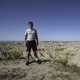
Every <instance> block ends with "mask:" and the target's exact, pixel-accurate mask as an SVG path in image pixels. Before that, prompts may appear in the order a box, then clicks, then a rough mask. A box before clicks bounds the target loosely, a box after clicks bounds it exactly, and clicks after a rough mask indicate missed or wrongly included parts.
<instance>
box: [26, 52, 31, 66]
mask: <svg viewBox="0 0 80 80" xmlns="http://www.w3.org/2000/svg"><path fill="white" fill-rule="evenodd" d="M30 55H31V51H28V55H27V62H26V65H29V58H30Z"/></svg>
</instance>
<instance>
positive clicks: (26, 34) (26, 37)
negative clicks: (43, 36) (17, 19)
mask: <svg viewBox="0 0 80 80" xmlns="http://www.w3.org/2000/svg"><path fill="white" fill-rule="evenodd" d="M26 39H27V33H26V34H25V41H26Z"/></svg>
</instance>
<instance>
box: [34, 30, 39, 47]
mask: <svg viewBox="0 0 80 80" xmlns="http://www.w3.org/2000/svg"><path fill="white" fill-rule="evenodd" d="M35 37H36V43H37V46H38V44H39V42H38V34H37V31H35Z"/></svg>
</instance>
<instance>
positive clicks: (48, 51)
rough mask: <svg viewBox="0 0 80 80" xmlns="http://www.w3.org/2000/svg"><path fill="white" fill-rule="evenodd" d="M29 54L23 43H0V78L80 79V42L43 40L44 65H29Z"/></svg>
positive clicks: (41, 53) (38, 79) (39, 49)
mask: <svg viewBox="0 0 80 80" xmlns="http://www.w3.org/2000/svg"><path fill="white" fill-rule="evenodd" d="M32 53H33V52H32ZM26 56H27V53H26V47H25V44H24V42H18V41H13V42H0V80H80V42H79V41H75V42H73V41H65V42H63V41H42V42H40V44H39V46H38V56H39V58H40V59H41V61H42V63H41V64H37V63H35V62H32V63H31V64H30V65H29V66H26V65H25V61H26ZM31 61H32V59H31Z"/></svg>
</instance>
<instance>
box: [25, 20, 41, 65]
mask: <svg viewBox="0 0 80 80" xmlns="http://www.w3.org/2000/svg"><path fill="white" fill-rule="evenodd" d="M25 43H26V47H27V52H28V61H27V62H26V65H29V57H30V56H31V49H32V50H33V53H34V56H35V58H36V59H35V60H36V61H37V62H38V63H40V60H39V58H38V55H37V46H38V35H37V31H36V29H34V28H33V22H32V21H29V22H28V29H27V30H26V32H25Z"/></svg>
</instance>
